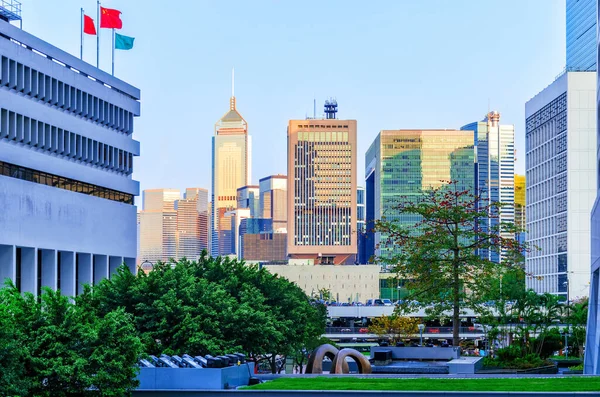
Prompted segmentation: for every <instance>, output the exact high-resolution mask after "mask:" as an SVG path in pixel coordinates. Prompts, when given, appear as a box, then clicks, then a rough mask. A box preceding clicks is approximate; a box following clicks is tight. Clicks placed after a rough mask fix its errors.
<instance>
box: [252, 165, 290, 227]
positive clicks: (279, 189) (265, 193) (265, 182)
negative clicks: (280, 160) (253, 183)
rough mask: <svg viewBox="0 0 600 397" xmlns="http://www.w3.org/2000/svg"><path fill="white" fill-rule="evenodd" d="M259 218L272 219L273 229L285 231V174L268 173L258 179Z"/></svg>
mask: <svg viewBox="0 0 600 397" xmlns="http://www.w3.org/2000/svg"><path fill="white" fill-rule="evenodd" d="M259 188H260V200H259V203H260V204H259V207H260V214H259V217H260V218H264V219H271V220H272V221H273V226H272V228H273V231H274V232H277V233H285V232H286V231H287V194H288V192H287V176H285V175H270V176H267V177H265V178H262V179H261V180H260V181H259Z"/></svg>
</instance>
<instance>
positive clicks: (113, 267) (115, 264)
mask: <svg viewBox="0 0 600 397" xmlns="http://www.w3.org/2000/svg"><path fill="white" fill-rule="evenodd" d="M122 264H123V257H122V256H110V257H109V258H108V274H109V277H112V276H113V275H115V274H117V269H118V268H119V266H121V265H122Z"/></svg>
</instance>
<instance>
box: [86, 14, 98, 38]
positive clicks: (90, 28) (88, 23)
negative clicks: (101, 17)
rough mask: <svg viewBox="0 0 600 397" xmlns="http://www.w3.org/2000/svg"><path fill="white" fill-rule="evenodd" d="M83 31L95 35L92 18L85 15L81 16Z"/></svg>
mask: <svg viewBox="0 0 600 397" xmlns="http://www.w3.org/2000/svg"><path fill="white" fill-rule="evenodd" d="M83 33H87V34H91V35H96V26H95V25H94V20H93V19H92V18H90V17H88V16H87V15H84V16H83Z"/></svg>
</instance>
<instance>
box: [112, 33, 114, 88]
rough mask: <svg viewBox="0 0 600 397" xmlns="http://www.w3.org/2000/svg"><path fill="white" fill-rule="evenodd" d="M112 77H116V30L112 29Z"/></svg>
mask: <svg viewBox="0 0 600 397" xmlns="http://www.w3.org/2000/svg"><path fill="white" fill-rule="evenodd" d="M112 75H113V76H114V75H115V28H113V29H112Z"/></svg>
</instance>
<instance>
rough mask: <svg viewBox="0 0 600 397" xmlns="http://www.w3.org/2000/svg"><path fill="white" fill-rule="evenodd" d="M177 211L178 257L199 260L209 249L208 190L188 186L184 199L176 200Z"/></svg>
mask: <svg viewBox="0 0 600 397" xmlns="http://www.w3.org/2000/svg"><path fill="white" fill-rule="evenodd" d="M175 211H176V212H177V253H176V257H177V259H181V258H187V259H190V260H197V259H198V257H200V255H201V254H202V251H204V250H206V251H208V228H209V225H208V221H209V216H208V190H206V189H202V188H188V189H186V190H185V194H184V197H183V200H177V201H176V202H175Z"/></svg>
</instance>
